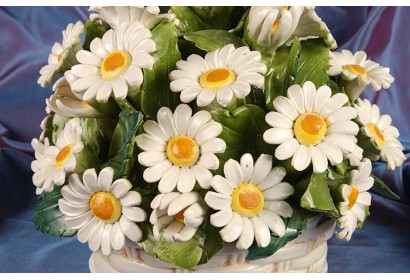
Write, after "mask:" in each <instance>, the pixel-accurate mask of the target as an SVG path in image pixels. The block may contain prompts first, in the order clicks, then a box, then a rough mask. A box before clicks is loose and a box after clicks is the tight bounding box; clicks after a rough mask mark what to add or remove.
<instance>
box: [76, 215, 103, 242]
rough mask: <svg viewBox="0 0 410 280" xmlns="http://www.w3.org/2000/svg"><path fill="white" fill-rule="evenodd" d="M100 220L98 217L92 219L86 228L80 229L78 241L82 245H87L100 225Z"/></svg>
mask: <svg viewBox="0 0 410 280" xmlns="http://www.w3.org/2000/svg"><path fill="white" fill-rule="evenodd" d="M99 221H100V219H98V218H97V217H96V216H94V217H92V218H91V220H89V221H88V222H87V223H86V225H85V226H83V227H82V228H80V229H79V230H78V232H77V239H78V241H80V242H81V243H85V242H87V241H88V240H89V239H90V236H91V233H92V231H93V230H94V228H95V227H96V226H97V224H98V223H99Z"/></svg>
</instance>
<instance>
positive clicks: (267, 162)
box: [250, 154, 272, 185]
mask: <svg viewBox="0 0 410 280" xmlns="http://www.w3.org/2000/svg"><path fill="white" fill-rule="evenodd" d="M271 170H272V156H270V155H266V154H261V155H260V156H259V158H258V159H257V160H256V162H255V166H254V168H253V174H252V177H251V179H250V182H251V183H252V184H254V185H259V183H260V182H262V181H263V180H264V179H265V178H266V176H267V175H268V174H269V172H270V171H271Z"/></svg>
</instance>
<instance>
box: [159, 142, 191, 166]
mask: <svg viewBox="0 0 410 280" xmlns="http://www.w3.org/2000/svg"><path fill="white" fill-rule="evenodd" d="M166 152H167V156H168V159H169V160H170V161H171V162H172V163H173V164H175V165H177V166H180V167H182V166H191V165H193V164H194V163H195V162H196V161H197V159H198V155H199V147H198V144H197V143H196V142H195V141H194V140H193V139H192V138H190V137H187V136H176V137H173V138H171V140H169V141H168V144H167V148H166Z"/></svg>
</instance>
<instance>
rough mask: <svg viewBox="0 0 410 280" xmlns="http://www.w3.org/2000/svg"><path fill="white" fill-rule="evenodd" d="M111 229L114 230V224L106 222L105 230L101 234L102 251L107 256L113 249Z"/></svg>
mask: <svg viewBox="0 0 410 280" xmlns="http://www.w3.org/2000/svg"><path fill="white" fill-rule="evenodd" d="M111 231H112V224H106V225H105V227H104V231H103V233H102V235H101V252H102V253H103V255H105V256H109V255H111V251H112V247H111Z"/></svg>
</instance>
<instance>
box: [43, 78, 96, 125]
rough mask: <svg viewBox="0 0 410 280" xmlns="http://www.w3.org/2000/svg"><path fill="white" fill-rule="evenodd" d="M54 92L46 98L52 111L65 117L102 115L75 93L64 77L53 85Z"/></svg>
mask: <svg viewBox="0 0 410 280" xmlns="http://www.w3.org/2000/svg"><path fill="white" fill-rule="evenodd" d="M53 91H54V94H53V95H51V97H50V98H47V99H46V104H47V107H48V108H50V110H51V111H53V112H55V113H57V114H59V115H60V116H65V117H80V118H81V117H85V118H92V117H100V116H102V114H101V113H99V112H97V110H95V109H94V108H93V107H91V106H90V105H89V104H88V103H87V102H85V101H83V100H81V99H80V98H79V97H78V96H77V95H75V94H74V93H73V92H72V90H71V87H70V85H69V83H68V82H67V81H66V79H65V78H64V77H62V78H60V79H59V80H58V81H57V82H56V83H55V84H54V86H53Z"/></svg>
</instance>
